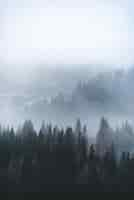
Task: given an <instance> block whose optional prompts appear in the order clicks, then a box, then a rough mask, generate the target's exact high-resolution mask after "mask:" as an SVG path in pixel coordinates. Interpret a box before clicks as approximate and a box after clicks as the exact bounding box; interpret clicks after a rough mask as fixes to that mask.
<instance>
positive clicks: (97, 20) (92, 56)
mask: <svg viewBox="0 0 134 200" xmlns="http://www.w3.org/2000/svg"><path fill="white" fill-rule="evenodd" d="M133 7H134V3H133V1H132V0H68V1H65V0H57V1H56V0H55V1H54V0H49V1H46V0H4V1H3V0H0V13H1V14H0V30H1V31H0V32H1V33H0V34H1V35H0V38H1V41H0V43H1V45H0V60H1V62H5V63H9V64H10V63H27V64H28V63H49V64H51V63H52V64H53V63H54V64H55V63H63V64H64V63H92V62H93V63H117V64H118V63H133V48H134V39H133V33H134V28H133V21H134V15H133Z"/></svg>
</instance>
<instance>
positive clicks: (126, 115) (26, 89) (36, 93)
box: [0, 64, 134, 136]
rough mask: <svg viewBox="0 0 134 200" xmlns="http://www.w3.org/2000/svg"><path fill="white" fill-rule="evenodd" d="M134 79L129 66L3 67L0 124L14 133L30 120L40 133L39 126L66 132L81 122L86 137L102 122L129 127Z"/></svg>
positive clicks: (132, 70) (131, 117) (132, 117)
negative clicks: (63, 128)
mask: <svg viewBox="0 0 134 200" xmlns="http://www.w3.org/2000/svg"><path fill="white" fill-rule="evenodd" d="M28 66H29V65H28ZM5 69H7V70H5ZM13 69H14V70H13ZM133 77H134V68H133V66H132V65H131V66H130V65H128V66H126V67H124V66H118V65H116V66H113V67H112V66H111V65H93V64H92V65H91V64H90V65H84V64H83V65H67V64H66V65H45V66H44V65H38V66H33V67H29V68H28V67H27V69H26V67H25V68H22V67H20V68H16V67H15V66H14V67H12V68H11V66H8V65H5V66H4V65H3V67H2V65H1V78H0V122H1V124H2V125H4V126H7V125H8V124H9V125H10V126H12V125H13V126H15V127H16V128H17V127H18V126H19V125H22V123H23V122H24V120H26V119H31V120H32V121H33V122H34V124H35V128H37V129H38V128H39V127H40V125H41V123H42V121H43V120H44V121H45V122H46V123H53V124H58V125H59V126H60V127H64V126H67V125H72V126H75V122H76V120H77V118H81V121H82V123H83V124H87V126H88V133H89V135H90V136H94V135H95V134H96V132H97V131H98V127H99V123H100V118H101V117H102V116H105V117H106V118H107V119H108V120H109V121H110V123H111V126H113V127H114V128H116V127H117V126H121V124H122V122H123V121H125V120H126V119H127V120H129V121H130V122H131V123H132V124H133V119H134V109H133V106H132V105H133V101H134V95H133V93H132V91H133V85H134V82H133Z"/></svg>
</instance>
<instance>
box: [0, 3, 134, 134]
mask: <svg viewBox="0 0 134 200" xmlns="http://www.w3.org/2000/svg"><path fill="white" fill-rule="evenodd" d="M132 8H133V1H132V0H127V1H126V0H117V1H115V0H110V1H107V2H106V1H104V0H88V1H87V0H83V1H81V0H79V1H76V0H69V1H64V0H62V1H61V0H57V1H54V0H52V1H49V2H48V1H43V0H38V1H35V0H22V1H21V0H5V1H2V0H0V121H1V123H2V124H3V125H7V124H10V126H12V125H14V126H15V127H17V126H18V125H19V124H22V123H23V121H24V120H25V119H31V120H32V121H33V122H34V123H35V126H36V128H38V127H39V125H40V124H41V121H42V120H45V121H46V122H48V123H49V122H53V123H54V124H56V123H58V124H59V125H60V126H64V125H69V124H71V125H72V124H74V123H75V121H76V119H77V118H78V117H80V118H81V120H82V121H83V123H87V125H88V126H90V130H89V132H90V133H89V134H91V135H94V134H95V133H96V131H97V127H98V124H99V120H100V117H101V116H102V115H105V116H106V117H107V118H108V119H109V120H110V121H111V124H112V125H114V127H115V126H117V125H118V124H120V123H121V121H123V120H125V119H129V120H130V121H132V122H133V115H134V110H133V106H132V105H133V101H134V95H133V94H132V91H133V85H134V82H133V77H134V75H133V74H134V72H133V62H134V61H133V48H134V39H133V33H134V29H133V20H134V15H133V9H132ZM80 83H82V85H81V84H80ZM79 86H80V87H79Z"/></svg>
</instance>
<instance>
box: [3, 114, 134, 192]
mask: <svg viewBox="0 0 134 200" xmlns="http://www.w3.org/2000/svg"><path fill="white" fill-rule="evenodd" d="M127 129H128V130H129V133H130V127H129V126H128V124H127V123H126V124H125V127H124V130H127ZM114 134H115V133H113V130H112V129H111V128H110V126H109V123H108V121H107V119H105V118H104V117H102V118H101V121H100V127H99V131H98V133H97V135H96V141H95V143H94V144H91V142H90V141H89V140H90V139H89V137H88V135H89V133H88V130H87V127H86V125H82V123H81V121H80V119H78V120H77V122H76V125H75V128H72V127H69V126H68V127H66V128H64V129H63V128H59V127H58V126H52V125H51V124H45V123H44V122H43V123H42V126H41V128H40V130H39V131H36V130H35V129H34V126H33V123H32V122H31V121H30V120H26V121H25V122H24V124H23V126H22V127H20V128H19V129H17V130H14V128H13V127H12V128H9V127H7V128H2V126H1V127H0V192H3V191H4V192H48V191H52V192H131V191H133V188H134V157H133V154H132V152H129V151H127V150H125V148H124V151H123V149H121V151H120V154H119V155H117V152H118V149H119V143H117V138H116V140H115V139H114V137H113V135H114ZM116 134H119V133H116ZM131 134H133V133H132V131H131ZM122 137H123V136H122ZM115 141H116V142H115Z"/></svg>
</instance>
